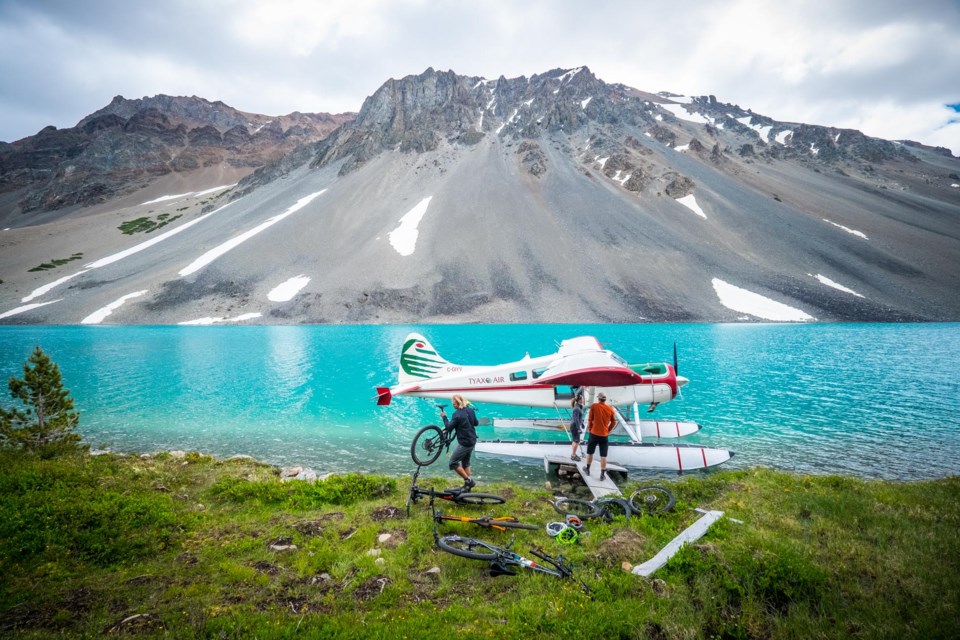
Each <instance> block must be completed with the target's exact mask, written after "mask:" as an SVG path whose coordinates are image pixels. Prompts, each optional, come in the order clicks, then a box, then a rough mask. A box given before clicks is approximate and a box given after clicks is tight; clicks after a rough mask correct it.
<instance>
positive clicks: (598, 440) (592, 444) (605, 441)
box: [587, 433, 610, 458]
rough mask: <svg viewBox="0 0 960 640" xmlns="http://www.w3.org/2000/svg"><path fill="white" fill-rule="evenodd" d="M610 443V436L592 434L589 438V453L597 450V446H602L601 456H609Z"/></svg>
mask: <svg viewBox="0 0 960 640" xmlns="http://www.w3.org/2000/svg"><path fill="white" fill-rule="evenodd" d="M609 444H610V437H609V436H597V435H594V434H592V433H591V434H590V437H589V438H588V439H587V455H588V456H592V455H593V452H594V451H596V450H597V447H600V457H601V458H606V457H607V446H608V445H609Z"/></svg>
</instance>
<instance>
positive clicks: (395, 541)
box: [380, 529, 407, 549]
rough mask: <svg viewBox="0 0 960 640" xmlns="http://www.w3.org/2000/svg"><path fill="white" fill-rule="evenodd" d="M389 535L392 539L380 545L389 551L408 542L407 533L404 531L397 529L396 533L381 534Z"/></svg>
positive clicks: (382, 532)
mask: <svg viewBox="0 0 960 640" xmlns="http://www.w3.org/2000/svg"><path fill="white" fill-rule="evenodd" d="M384 533H389V534H390V537H389V538H387V539H386V540H384V541H383V542H382V543H380V544H381V545H382V546H384V547H386V548H387V549H396V548H397V547H399V546H400V545H401V544H403V543H404V542H406V540H407V532H406V531H404V530H403V529H397V530H396V531H381V532H380V534H381V535H382V534H384Z"/></svg>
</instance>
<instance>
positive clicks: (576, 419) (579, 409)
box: [570, 391, 583, 462]
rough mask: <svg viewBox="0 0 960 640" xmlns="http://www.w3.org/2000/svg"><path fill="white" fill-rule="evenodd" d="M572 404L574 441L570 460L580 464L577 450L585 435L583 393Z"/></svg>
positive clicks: (572, 433)
mask: <svg viewBox="0 0 960 640" xmlns="http://www.w3.org/2000/svg"><path fill="white" fill-rule="evenodd" d="M570 404H571V405H573V414H572V415H571V416H570V438H571V439H572V440H573V445H572V446H573V448H572V449H570V459H571V460H573V461H574V462H579V461H580V456H578V455H577V449H579V448H580V436H581V434H582V433H583V393H582V392H580V391H578V392H577V393H576V394H575V395H574V396H573V401H572V402H571V403H570Z"/></svg>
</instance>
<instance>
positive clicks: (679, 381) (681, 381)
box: [677, 376, 690, 387]
mask: <svg viewBox="0 0 960 640" xmlns="http://www.w3.org/2000/svg"><path fill="white" fill-rule="evenodd" d="M688 382H690V379H689V378H684V377H683V376H677V386H678V387H682V386H683V385H685V384H687V383H688Z"/></svg>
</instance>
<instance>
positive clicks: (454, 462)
mask: <svg viewBox="0 0 960 640" xmlns="http://www.w3.org/2000/svg"><path fill="white" fill-rule="evenodd" d="M471 453H473V447H465V446H463V445H462V444H458V445H457V448H456V449H454V450H453V455H452V456H450V469H451V470H455V469H456V468H457V467H460V466H462V467H469V466H470V454H471Z"/></svg>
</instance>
